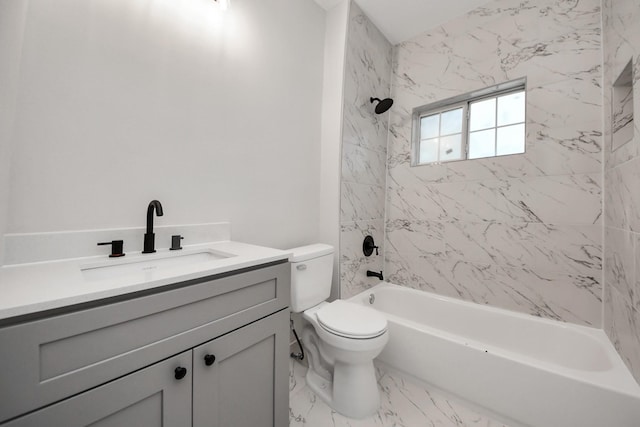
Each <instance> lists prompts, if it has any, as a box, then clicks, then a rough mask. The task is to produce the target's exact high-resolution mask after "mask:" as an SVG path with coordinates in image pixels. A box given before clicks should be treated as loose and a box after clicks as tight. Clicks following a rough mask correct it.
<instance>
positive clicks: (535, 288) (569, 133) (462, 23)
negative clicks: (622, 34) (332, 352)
mask: <svg viewBox="0 0 640 427" xmlns="http://www.w3.org/2000/svg"><path fill="white" fill-rule="evenodd" d="M629 3H633V2H629ZM636 3H637V2H636ZM393 56H394V60H393V76H392V88H391V91H392V97H393V98H394V100H395V104H394V106H393V108H392V110H391V116H390V129H389V145H388V162H387V168H388V176H387V194H386V223H385V227H386V241H385V258H386V259H385V273H386V274H387V277H388V279H389V280H390V281H391V282H394V283H397V284H401V285H405V286H409V287H412V288H418V289H424V290H429V291H433V292H437V293H440V294H445V295H449V296H453V297H458V298H462V299H465V300H470V301H474V302H478V303H482V304H490V305H495V306H499V307H503V308H507V309H513V310H517V311H521V312H524V313H530V314H534V315H539V316H542V317H546V318H551V319H558V320H563V321H568V322H574V323H578V324H585V325H592V326H596V327H600V326H601V324H602V320H601V317H602V316H601V313H602V293H603V292H602V291H603V290H602V258H603V256H602V147H603V142H602V88H601V79H602V66H601V65H602V50H601V7H600V1H599V0H571V1H567V0H496V1H493V2H489V3H487V4H486V5H485V6H484V7H480V8H478V9H475V10H473V11H471V12H469V13H467V14H466V15H464V16H461V17H459V18H457V19H454V20H452V21H450V22H448V23H446V24H444V25H442V26H440V27H438V28H436V29H433V30H430V31H428V32H427V33H424V34H422V35H420V36H418V37H416V38H414V39H411V40H409V41H406V42H403V43H401V44H399V45H397V46H395V47H394V52H393ZM520 77H526V78H527V123H526V125H527V145H526V153H525V154H521V155H513V156H504V157H497V158H492V159H479V160H471V161H463V162H453V163H445V164H441V165H425V166H418V167H411V166H410V164H411V154H410V153H411V113H412V110H413V108H414V107H418V106H421V105H425V104H428V103H431V102H434V101H438V100H442V99H446V98H449V97H451V96H455V95H460V94H463V93H466V92H469V91H472V90H476V89H480V88H483V87H487V86H491V85H494V84H497V83H500V82H504V81H509V80H513V79H516V78H520ZM637 98H640V96H638V97H637ZM636 170H640V169H638V168H636ZM630 173H631V172H630ZM636 174H637V175H638V178H640V173H637V172H636ZM367 200H369V199H367ZM637 201H638V202H639V203H640V197H639V198H638V200H637ZM638 212H640V210H639V211H638ZM638 219H640V214H639V216H638ZM638 224H640V222H639V223H638ZM345 271H348V270H345ZM637 302H638V301H636V303H637Z"/></svg>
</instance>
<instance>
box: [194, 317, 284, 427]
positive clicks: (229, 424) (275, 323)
mask: <svg viewBox="0 0 640 427" xmlns="http://www.w3.org/2000/svg"><path fill="white" fill-rule="evenodd" d="M288 340H289V311H288V310H282V311H280V312H278V313H275V314H273V315H271V316H268V317H266V318H264V319H262V320H258V321H257V322H254V323H252V324H250V325H247V326H245V327H242V328H240V329H237V330H236V331H234V332H231V333H229V334H227V335H223V336H222V337H220V338H217V339H215V340H213V341H210V342H208V343H206V344H203V345H201V346H200V347H196V348H195V349H194V350H193V427H284V426H287V425H288V424H289V388H288V350H289V343H288ZM212 356H213V357H215V361H214V360H213V357H212Z"/></svg>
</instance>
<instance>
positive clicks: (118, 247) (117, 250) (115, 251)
mask: <svg viewBox="0 0 640 427" xmlns="http://www.w3.org/2000/svg"><path fill="white" fill-rule="evenodd" d="M105 245H111V255H109V258H117V257H121V256H125V253H124V252H123V251H122V249H123V247H124V241H123V240H112V241H110V242H101V243H98V246H105Z"/></svg>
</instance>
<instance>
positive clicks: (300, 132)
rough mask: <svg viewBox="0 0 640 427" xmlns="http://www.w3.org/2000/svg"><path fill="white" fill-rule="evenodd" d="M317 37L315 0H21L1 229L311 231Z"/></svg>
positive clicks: (307, 237) (294, 234)
mask: <svg viewBox="0 0 640 427" xmlns="http://www.w3.org/2000/svg"><path fill="white" fill-rule="evenodd" d="M2 1H5V2H6V1H7V0H2ZM12 1H14V2H20V3H21V4H24V1H25V0H12ZM323 43H324V12H323V11H322V9H320V8H319V7H318V6H317V5H316V4H315V3H313V1H312V0H302V1H301V0H276V1H269V2H265V1H262V0H242V1H235V2H233V3H232V10H230V11H229V12H227V13H226V14H223V13H222V12H220V11H218V10H217V9H216V7H215V4H214V3H213V2H211V1H208V0H186V1H181V2H177V1H173V0H58V1H55V2H50V1H47V0H30V2H29V8H28V15H27V18H26V29H25V34H24V44H23V51H22V62H21V69H20V77H21V80H20V85H19V94H18V98H17V109H16V122H15V127H14V129H13V136H12V142H13V144H14V147H15V150H14V156H13V178H12V181H11V191H10V202H9V212H8V215H9V218H8V227H7V231H8V232H39V231H54V230H77V229H88V228H105V227H120V226H138V225H142V224H144V221H145V213H146V207H147V203H148V202H149V201H150V200H152V199H154V198H155V199H158V200H160V201H161V202H162V204H163V206H164V211H165V216H164V217H163V218H161V219H159V220H158V221H157V223H158V224H180V223H198V222H209V221H223V220H229V221H231V222H232V226H233V232H232V233H233V234H232V236H233V238H234V239H236V240H240V241H246V242H251V243H257V244H265V245H270V246H274V247H287V246H293V245H298V244H305V243H310V242H312V241H314V240H316V239H317V230H318V191H319V185H320V184H319V168H320V166H319V161H318V158H319V155H320V110H321V97H322V64H323ZM3 54H4V52H3Z"/></svg>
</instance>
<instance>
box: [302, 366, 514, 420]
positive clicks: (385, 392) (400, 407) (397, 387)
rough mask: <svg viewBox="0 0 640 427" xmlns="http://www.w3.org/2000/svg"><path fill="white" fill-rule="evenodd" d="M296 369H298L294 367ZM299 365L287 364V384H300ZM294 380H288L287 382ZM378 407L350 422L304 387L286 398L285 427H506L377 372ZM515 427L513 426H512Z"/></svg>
mask: <svg viewBox="0 0 640 427" xmlns="http://www.w3.org/2000/svg"><path fill="white" fill-rule="evenodd" d="M295 365H299V366H297V367H296V366H295ZM301 366H302V365H300V364H299V363H297V362H293V361H292V362H291V365H290V369H291V372H290V383H291V381H293V382H294V383H296V384H301V381H304V379H303V378H302V379H300V378H298V377H299V376H302V375H304V372H305V371H304V369H301V368H300V367H301ZM292 377H293V378H295V379H294V380H291V378H292ZM377 377H378V388H379V390H380V392H381V405H380V409H379V410H378V412H377V413H375V414H374V415H373V416H371V417H369V418H365V419H363V420H354V419H351V418H347V417H345V416H343V415H340V414H338V413H337V412H335V411H333V410H332V409H331V408H330V407H329V406H328V405H327V404H326V403H324V402H323V401H322V400H320V399H319V398H318V397H317V396H316V395H315V394H313V392H312V391H311V390H309V389H308V388H307V387H302V388H297V389H294V390H293V391H292V392H291V393H290V396H289V425H290V426H292V427H293V426H306V427H376V426H378V427H417V426H420V427H422V426H424V427H435V426H438V427H507V424H504V423H502V422H500V421H497V420H495V419H492V418H491V417H489V416H487V415H484V414H482V413H480V412H478V411H476V410H474V409H471V408H469V407H467V405H465V404H464V403H461V402H458V401H456V400H454V399H452V398H450V397H446V396H445V395H443V394H442V393H440V392H439V391H436V390H431V389H429V388H428V387H426V386H424V385H421V384H418V383H417V382H414V381H412V380H411V379H409V378H405V377H403V376H401V375H399V374H396V373H391V372H386V371H385V370H384V368H380V367H379V368H378V369H377ZM514 427H515V426H514Z"/></svg>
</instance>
